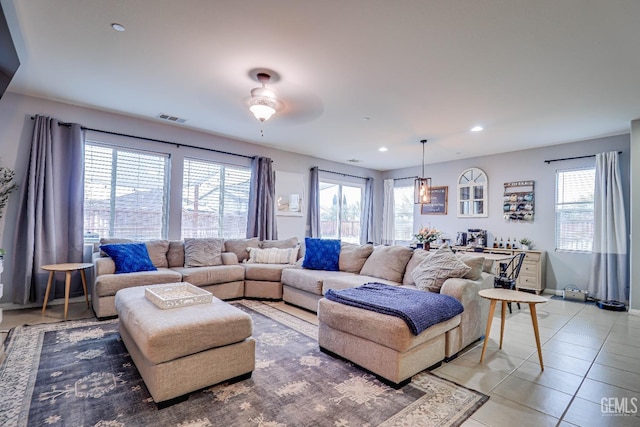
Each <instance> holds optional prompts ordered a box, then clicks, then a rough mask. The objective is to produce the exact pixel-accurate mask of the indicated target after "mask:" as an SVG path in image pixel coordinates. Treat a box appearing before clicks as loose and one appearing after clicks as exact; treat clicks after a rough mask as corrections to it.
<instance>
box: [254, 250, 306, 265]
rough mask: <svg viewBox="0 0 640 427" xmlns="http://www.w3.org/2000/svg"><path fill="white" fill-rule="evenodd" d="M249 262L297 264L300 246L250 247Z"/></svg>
mask: <svg viewBox="0 0 640 427" xmlns="http://www.w3.org/2000/svg"><path fill="white" fill-rule="evenodd" d="M247 250H248V251H249V259H247V261H246V263H247V264H295V263H296V260H297V259H298V246H296V247H295V248H287V249H279V248H267V249H259V248H248V249H247Z"/></svg>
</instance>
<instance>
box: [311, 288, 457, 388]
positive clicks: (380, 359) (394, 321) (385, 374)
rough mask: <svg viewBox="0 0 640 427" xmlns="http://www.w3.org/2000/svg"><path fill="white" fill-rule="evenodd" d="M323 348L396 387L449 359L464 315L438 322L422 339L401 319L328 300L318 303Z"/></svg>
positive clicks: (423, 334)
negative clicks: (451, 338) (450, 336)
mask: <svg viewBox="0 0 640 427" xmlns="http://www.w3.org/2000/svg"><path fill="white" fill-rule="evenodd" d="M318 321H319V330H318V344H319V345H320V349H321V350H323V351H324V352H328V353H333V354H336V355H338V356H341V357H343V358H345V359H347V360H349V361H351V362H353V363H355V364H357V365H359V366H361V367H363V368H365V369H367V370H369V371H371V372H373V373H374V374H376V375H377V376H379V377H381V378H382V379H383V380H386V381H385V382H387V383H390V384H391V385H393V386H395V387H401V386H403V385H405V384H407V383H409V382H410V381H411V377H412V376H413V375H415V374H417V373H418V372H421V371H424V370H425V369H427V368H430V367H432V366H434V365H437V364H439V363H440V362H442V360H444V358H445V345H446V335H447V334H446V333H447V331H449V330H451V329H454V328H456V327H458V325H459V324H460V315H457V316H455V317H453V318H451V319H449V320H447V321H444V322H441V323H438V324H436V325H433V326H431V327H430V328H428V329H426V330H425V331H423V332H422V333H421V334H419V335H417V336H416V335H413V334H412V333H411V330H410V329H409V327H408V326H407V324H406V323H405V322H404V320H402V319H400V318H399V317H395V316H389V315H386V314H380V313H376V312H373V311H369V310H365V309H362V308H357V307H352V306H349V305H345V304H341V303H337V302H334V301H330V300H328V299H326V298H322V299H321V300H320V301H319V302H318Z"/></svg>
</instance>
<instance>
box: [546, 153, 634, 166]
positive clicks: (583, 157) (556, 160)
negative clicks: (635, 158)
mask: <svg viewBox="0 0 640 427" xmlns="http://www.w3.org/2000/svg"><path fill="white" fill-rule="evenodd" d="M618 154H622V151H618ZM595 156H596V155H595V154H590V155H588V156H577V157H565V158H562V159H551V160H545V161H544V162H545V163H546V164H549V163H551V162H561V161H563V160H575V159H586V158H589V157H595Z"/></svg>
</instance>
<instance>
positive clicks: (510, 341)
mask: <svg viewBox="0 0 640 427" xmlns="http://www.w3.org/2000/svg"><path fill="white" fill-rule="evenodd" d="M269 304H270V305H272V306H274V307H275V308H278V309H281V310H283V311H286V312H289V313H291V314H293V315H295V316H298V317H300V318H302V319H304V320H307V321H309V322H312V323H315V324H317V318H316V316H315V314H313V313H310V312H308V311H306V310H301V309H298V308H296V307H293V306H290V305H287V304H284V303H283V302H270V303H269ZM62 310H63V306H62V305H54V306H51V307H48V308H47V311H46V313H45V315H44V316H43V315H42V314H41V312H40V310H39V309H26V310H12V311H5V312H4V316H3V321H2V324H0V341H4V339H5V337H6V332H8V330H9V329H10V328H12V327H14V326H18V325H22V324H37V323H45V322H58V321H61V320H62ZM496 311H497V313H496V317H495V318H494V319H493V324H492V331H491V336H490V338H489V339H490V341H489V347H488V349H487V354H486V356H485V361H484V363H482V364H480V363H479V360H480V352H481V350H482V343H481V342H479V343H476V344H474V345H472V346H469V347H468V348H467V349H465V351H464V352H462V354H461V355H460V356H459V357H458V358H456V359H454V360H452V361H450V362H448V363H444V364H443V365H442V366H441V367H439V368H437V369H435V370H434V371H433V373H434V374H436V375H438V376H440V377H443V378H447V379H449V380H451V381H454V382H456V383H458V384H461V385H464V386H467V387H469V388H472V389H475V390H478V391H481V392H483V393H486V394H488V395H489V396H490V397H491V398H490V399H489V401H488V402H487V403H485V404H484V406H482V408H480V409H479V410H478V411H477V412H476V413H475V414H473V416H472V417H471V418H470V419H469V420H467V422H465V423H464V426H492V427H499V426H509V427H512V426H535V427H538V426H556V425H559V426H563V427H570V426H598V427H599V426H640V417H639V415H640V317H636V316H630V315H628V314H627V313H616V312H608V311H603V310H600V309H598V308H596V307H594V306H592V305H585V304H578V303H573V302H566V301H561V300H550V301H549V302H547V303H545V304H539V305H538V306H537V311H538V318H539V324H540V339H541V342H542V345H543V347H542V351H543V358H544V363H545V369H544V371H541V370H540V365H539V363H538V355H537V351H536V347H535V341H534V337H533V327H532V324H531V317H530V313H529V310H528V309H526V308H525V307H524V306H523V308H522V309H521V310H518V309H517V308H516V307H515V306H514V310H513V314H511V315H509V314H508V318H507V321H506V326H505V337H504V344H503V348H502V349H498V344H497V342H498V340H499V336H500V317H499V316H500V314H499V313H498V311H499V310H496ZM92 316H93V312H92V311H91V310H88V309H87V307H86V305H85V304H84V302H77V303H72V304H70V305H69V319H81V318H87V317H92ZM609 398H610V399H611V400H610V402H611V403H612V404H615V403H616V402H617V403H618V404H619V405H620V404H625V403H626V404H627V408H628V410H629V411H630V412H635V414H632V415H620V414H615V413H614V414H603V412H602V409H601V402H602V399H609ZM636 408H637V410H636Z"/></svg>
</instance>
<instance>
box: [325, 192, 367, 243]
mask: <svg viewBox="0 0 640 427" xmlns="http://www.w3.org/2000/svg"><path fill="white" fill-rule="evenodd" d="M361 206H362V187H356V186H353V185H344V184H340V183H335V182H327V181H320V236H322V237H323V238H327V239H340V240H342V241H344V242H350V243H360V216H361V215H360V214H361V212H362V210H361Z"/></svg>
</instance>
